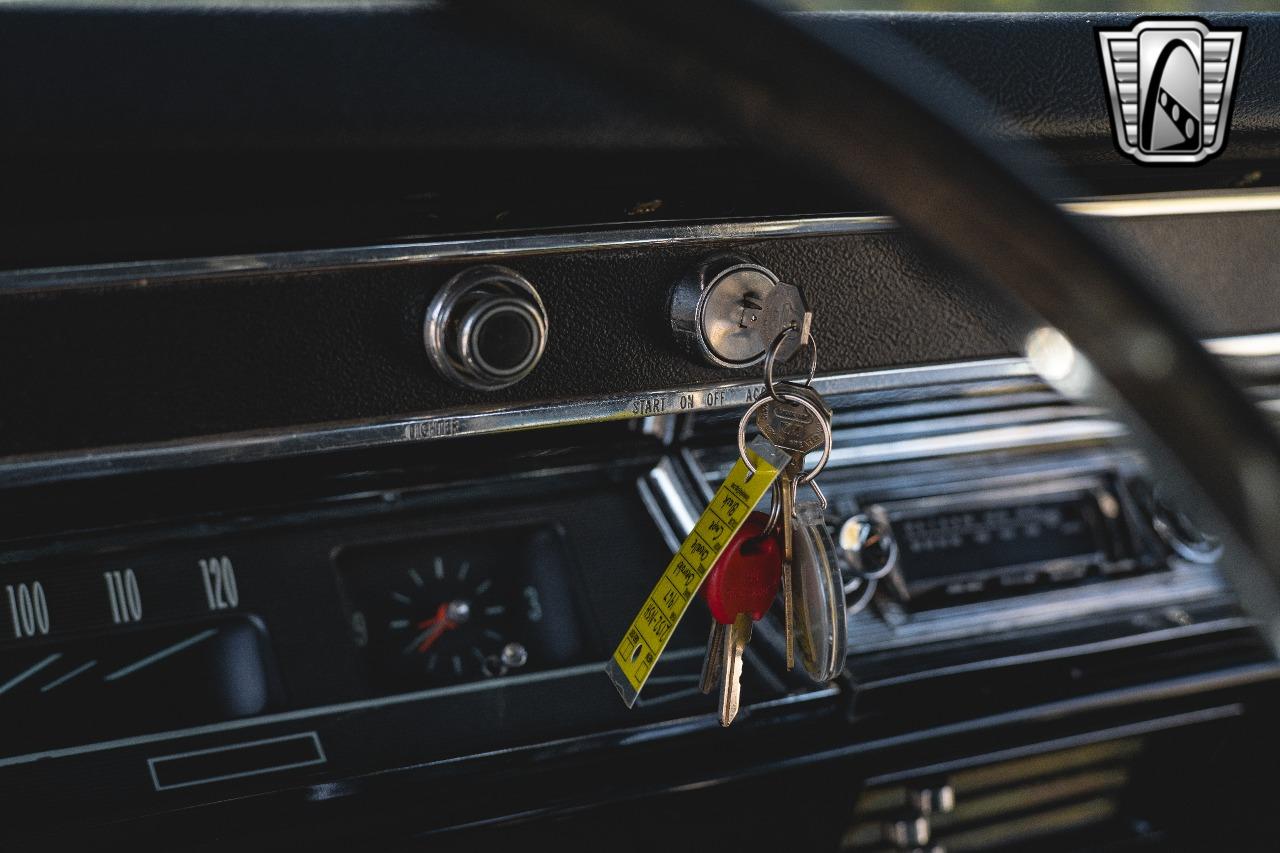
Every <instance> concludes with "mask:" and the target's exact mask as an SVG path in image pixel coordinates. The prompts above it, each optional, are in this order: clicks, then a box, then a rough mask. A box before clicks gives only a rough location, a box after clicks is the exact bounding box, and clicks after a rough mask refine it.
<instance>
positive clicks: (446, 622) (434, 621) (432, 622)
mask: <svg viewBox="0 0 1280 853" xmlns="http://www.w3.org/2000/svg"><path fill="white" fill-rule="evenodd" d="M448 610H449V604H448V602H445V603H444V604H441V605H440V608H439V609H438V610H436V615H435V616H432V617H431V618H430V619H424V620H423V621H421V622H419V623H418V627H419V628H423V629H425V628H430V629H431V632H430V633H429V634H427V636H425V637H423V639H422V642H421V643H419V644H418V654H422V653H424V652H425V651H426V650H427V649H429V648H431V646H432V644H434V643H435V641H436V640H438V639H440V635H441V634H443V633H444V632H445V631H448V630H449V629H450V628H456V627H457V623H455V622H453V621H451V620H450V619H449V618H448V617H447V616H445V614H446V613H447V612H448Z"/></svg>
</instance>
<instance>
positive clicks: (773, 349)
mask: <svg viewBox="0 0 1280 853" xmlns="http://www.w3.org/2000/svg"><path fill="white" fill-rule="evenodd" d="M793 332H794V333H795V334H797V335H798V334H800V330H799V329H797V328H796V327H795V326H788V327H787V328H785V329H783V330H782V331H781V332H779V333H778V336H777V337H776V338H774V339H773V344H772V345H771V346H770V347H769V354H768V355H767V356H765V359H764V387H765V390H766V391H768V392H769V396H770V397H772V398H773V399H774V400H776V401H777V402H779V403H781V402H784V401H783V399H782V396H780V395H779V394H778V389H777V388H776V387H775V385H774V381H773V365H774V363H775V362H777V360H778V353H779V352H780V351H781V350H782V344H783V342H784V341H785V340H786V339H787V335H789V334H792V333H793ZM808 346H809V375H808V377H807V378H806V379H805V380H804V386H803V387H805V388H808V387H809V386H810V385H811V384H812V383H813V377H814V376H815V375H816V374H817V372H818V342H817V341H816V340H814V338H813V335H812V334H810V335H809V344H808Z"/></svg>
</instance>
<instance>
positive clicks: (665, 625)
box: [605, 437, 790, 708]
mask: <svg viewBox="0 0 1280 853" xmlns="http://www.w3.org/2000/svg"><path fill="white" fill-rule="evenodd" d="M747 454H748V456H749V457H750V459H751V464H752V465H754V466H755V469H756V472H755V473H754V474H752V473H751V471H750V470H749V469H748V468H747V465H746V463H745V462H743V461H742V460H741V459H739V460H738V461H737V464H735V465H734V466H733V470H732V471H730V472H729V476H728V477H726V478H725V481H724V483H722V484H721V485H720V488H719V490H718V491H717V492H716V494H715V497H714V498H712V499H711V504H710V505H709V506H708V507H707V508H706V510H704V511H703V513H702V517H701V518H699V519H698V523H697V524H695V525H694V526H693V531H692V532H691V533H690V534H689V536H688V537H687V538H686V539H685V540H684V542H683V543H682V544H681V545H680V550H679V551H677V552H676V553H675V556H674V557H672V558H671V562H670V563H668V564H667V568H666V571H664V572H663V573H662V577H661V578H659V580H658V585H657V586H655V587H654V588H653V592H651V593H649V597H648V598H647V599H645V602H644V606H643V607H641V608H640V612H639V613H638V614H637V615H636V618H635V619H633V620H631V627H629V628H627V632H626V634H624V635H623V637H622V642H620V643H618V648H617V649H615V650H614V652H613V658H612V659H611V660H610V661H609V664H608V666H606V667H605V671H606V672H607V673H608V674H609V679H610V680H611V681H612V682H613V684H614V686H615V687H617V688H618V692H619V693H621V694H622V701H624V702H626V703H627V707H628V708H630V707H631V706H633V705H634V704H635V702H636V699H637V698H638V697H639V696H640V690H641V688H643V687H644V683H645V681H647V680H648V678H649V673H651V672H652V671H653V666H654V664H656V663H657V662H658V657H659V656H660V655H661V654H662V652H663V650H664V649H665V648H666V647H667V641H668V640H670V639H671V634H672V633H673V632H674V631H675V629H676V625H678V624H680V618H681V617H682V616H684V612H685V611H686V610H687V609H688V608H689V604H690V602H692V601H693V598H694V596H696V595H697V594H698V588H699V587H701V586H702V581H703V580H704V579H705V578H706V576H707V572H709V571H711V567H712V566H713V565H715V562H716V560H717V559H719V557H720V555H721V554H722V553H724V549H725V548H727V547H728V545H729V542H730V541H731V540H732V539H733V537H734V534H736V533H737V532H738V530H739V528H741V527H742V525H743V523H744V522H745V521H746V520H747V516H749V515H750V514H751V511H752V510H753V509H755V506H756V504H757V503H759V502H760V498H762V497H764V493H765V492H767V491H769V487H770V486H771V485H773V481H774V480H776V479H778V473H779V471H780V470H781V468H782V467H783V466H784V465H786V464H787V462H788V461H789V459H790V457H789V456H787V454H786V453H784V452H783V451H781V450H779V449H778V448H777V447H775V446H774V445H773V444H771V443H770V442H769V441H768V440H766V439H765V438H762V437H757V438H756V439H755V440H754V441H752V442H751V444H750V445H748V446H747Z"/></svg>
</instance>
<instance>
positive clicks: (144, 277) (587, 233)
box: [0, 216, 898, 294]
mask: <svg viewBox="0 0 1280 853" xmlns="http://www.w3.org/2000/svg"><path fill="white" fill-rule="evenodd" d="M897 227H898V226H897V223H896V222H895V221H894V220H893V218H892V217H888V216H821V217H809V218H797V219H778V220H767V221H742V222H718V223H700V224H677V223H654V224H653V225H646V226H644V227H636V226H634V225H632V226H621V227H619V226H615V227H608V226H606V227H602V228H598V229H593V230H584V231H574V232H564V231H556V232H547V233H527V234H497V235H489V236H482V237H464V238H458V239H436V240H430V241H423V242H412V243H391V244H386V245H379V246H359V247H353V248H339V249H315V250H310V251H298V252H269V253H263V254H257V255H228V256H222V257H211V258H193V259H188V260H176V261H174V260H167V261H139V262H136V263H135V262H130V263H119V264H100V265H93V266H73V267H47V268H44V269H33V270H13V271H7V272H0V294H8V293H21V292H32V291H39V292H44V291H51V290H79V289H82V288H94V287H109V286H130V287H151V286H154V285H157V284H166V283H170V282H176V281H183V280H187V279H192V278H225V277H230V276H245V275H255V274H272V273H284V272H315V271H318V270H331V269H350V268H354V267H366V266H396V265H400V264H417V263H434V262H440V261H472V262H479V261H486V260H494V259H497V258H508V259H509V258H515V257H520V256H522V255H546V254H562V253H568V252H587V251H598V250H607V249H636V248H645V247H659V246H676V245H688V244H697V243H714V242H723V241H727V240H771V239H779V238H786V237H823V236H843V235H848V234H857V233H862V232H875V231H891V230H894V229H896V228H897Z"/></svg>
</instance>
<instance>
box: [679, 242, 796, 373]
mask: <svg viewBox="0 0 1280 853" xmlns="http://www.w3.org/2000/svg"><path fill="white" fill-rule="evenodd" d="M806 322H807V308H806V307H805V303H804V297H803V296H802V295H801V293H800V290H799V289H798V288H797V287H795V286H794V285H790V284H786V283H785V282H782V281H780V280H779V279H778V277H777V276H776V275H774V274H773V272H771V271H770V270H768V269H767V268H765V267H763V266H761V265H760V264H758V263H756V262H755V261H753V260H751V259H750V258H747V257H745V256H743V255H736V254H731V253H722V254H717V255H712V256H711V257H709V258H706V259H704V260H703V261H702V262H701V263H699V264H698V265H697V266H696V267H694V268H693V269H692V270H690V271H689V272H688V273H687V274H686V275H685V276H684V277H683V278H681V279H680V280H679V281H678V282H676V285H675V287H673V288H672V290H671V330H672V331H673V332H674V333H675V337H676V341H677V342H678V343H679V344H680V345H681V346H682V347H683V348H684V349H685V350H686V351H687V352H689V354H690V355H693V356H694V357H695V358H699V359H701V360H703V361H705V362H707V363H708V364H712V365H715V366H716V367H736V368H743V367H751V366H752V365H755V364H759V363H760V362H761V361H763V360H764V357H765V354H766V353H767V352H768V350H769V347H770V346H772V345H773V343H774V341H775V340H777V338H778V335H779V334H780V333H781V332H782V331H783V330H784V329H788V328H794V329H796V330H800V329H801V328H802V327H803V325H804V324H805V323H806ZM802 337H803V336H802V335H788V336H787V337H786V339H785V340H784V341H783V342H782V343H781V345H780V348H779V351H778V358H779V359H780V360H783V361H785V360H786V359H788V358H790V357H791V356H792V355H793V354H794V353H795V351H796V349H797V348H798V347H799V346H800V341H801V339H802Z"/></svg>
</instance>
